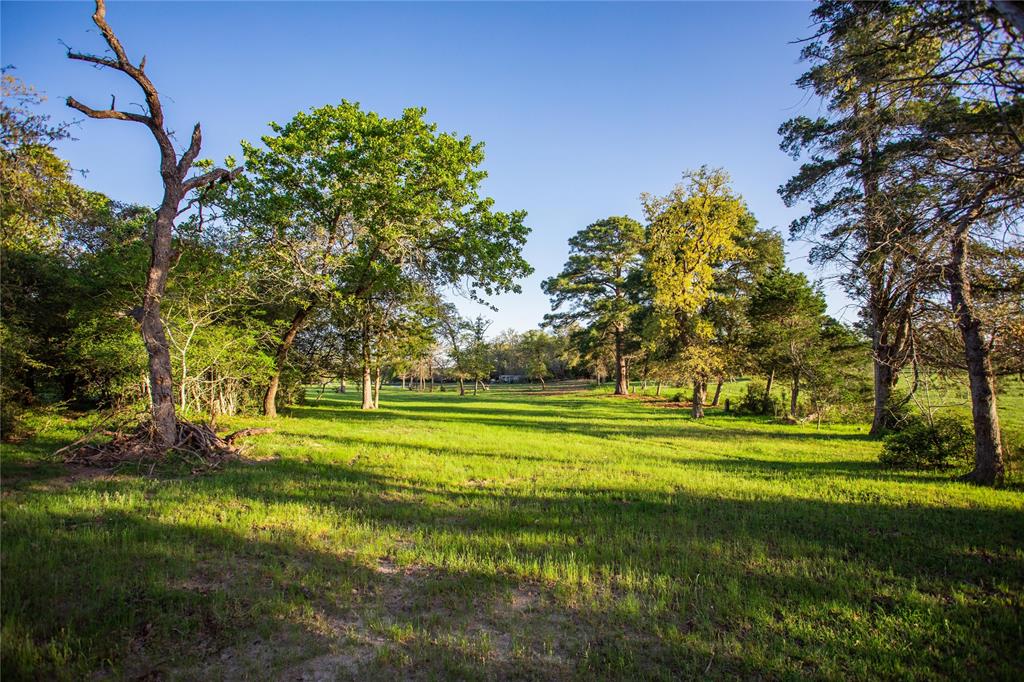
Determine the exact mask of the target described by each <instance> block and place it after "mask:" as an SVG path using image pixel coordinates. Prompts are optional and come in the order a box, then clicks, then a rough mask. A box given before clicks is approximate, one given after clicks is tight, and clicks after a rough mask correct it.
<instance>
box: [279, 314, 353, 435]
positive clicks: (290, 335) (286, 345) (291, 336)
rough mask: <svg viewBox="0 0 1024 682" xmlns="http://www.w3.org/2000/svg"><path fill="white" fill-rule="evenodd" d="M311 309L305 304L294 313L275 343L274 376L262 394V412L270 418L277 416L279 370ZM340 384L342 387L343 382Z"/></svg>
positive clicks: (282, 367) (281, 369)
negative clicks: (282, 334)
mask: <svg viewBox="0 0 1024 682" xmlns="http://www.w3.org/2000/svg"><path fill="white" fill-rule="evenodd" d="M311 309H312V307H311V306H306V307H304V308H300V309H299V310H298V311H297V312H296V313H295V316H294V317H293V318H292V323H291V324H290V325H289V326H288V331H286V332H285V334H284V336H282V337H281V343H279V344H278V345H277V352H276V353H275V354H274V376H272V377H270V384H269V385H268V386H267V390H266V392H265V393H264V394H263V414H264V415H265V416H267V417H270V418H271V419H273V418H274V417H277V389H278V388H279V387H280V386H281V372H283V371H284V364H285V363H286V362H287V361H288V353H289V351H291V348H292V344H293V343H294V342H295V336H296V335H297V334H298V333H299V330H300V329H302V325H303V324H305V322H306V318H307V317H309V312H310V310H311ZM342 386H343V387H344V383H342Z"/></svg>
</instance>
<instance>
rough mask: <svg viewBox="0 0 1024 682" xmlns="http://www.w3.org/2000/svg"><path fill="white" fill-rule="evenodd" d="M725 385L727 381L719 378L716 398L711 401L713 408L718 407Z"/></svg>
mask: <svg viewBox="0 0 1024 682" xmlns="http://www.w3.org/2000/svg"><path fill="white" fill-rule="evenodd" d="M724 383H725V379H724V378H722V377H718V385H717V386H715V397H714V398H712V399H711V407H718V399H719V398H721V397H722V384H724Z"/></svg>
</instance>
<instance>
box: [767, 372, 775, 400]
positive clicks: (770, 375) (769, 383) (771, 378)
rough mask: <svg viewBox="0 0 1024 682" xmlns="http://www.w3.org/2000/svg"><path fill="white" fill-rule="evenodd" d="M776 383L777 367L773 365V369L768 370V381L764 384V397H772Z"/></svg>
mask: <svg viewBox="0 0 1024 682" xmlns="http://www.w3.org/2000/svg"><path fill="white" fill-rule="evenodd" d="M774 383H775V368H774V367H772V371H770V372H768V381H767V382H765V385H764V399H765V400H768V399H769V398H771V397H772V384H774Z"/></svg>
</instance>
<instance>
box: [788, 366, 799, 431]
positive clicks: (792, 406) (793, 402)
mask: <svg viewBox="0 0 1024 682" xmlns="http://www.w3.org/2000/svg"><path fill="white" fill-rule="evenodd" d="M799 398H800V370H798V369H794V370H793V393H792V395H790V397H789V416H790V417H792V418H793V419H796V408H797V401H798V400H799Z"/></svg>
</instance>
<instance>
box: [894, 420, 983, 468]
mask: <svg viewBox="0 0 1024 682" xmlns="http://www.w3.org/2000/svg"><path fill="white" fill-rule="evenodd" d="M973 456H974V432H973V431H972V430H971V428H970V426H968V425H967V424H965V423H964V422H963V421H961V420H960V419H957V418H956V417H937V418H935V419H933V420H931V421H929V420H927V419H924V418H923V417H911V418H908V419H907V420H906V421H905V422H904V425H903V428H902V429H901V430H900V431H897V432H896V433H892V434H890V435H888V436H886V437H885V441H884V445H883V447H882V453H881V454H880V455H879V456H878V459H879V461H880V462H881V463H882V464H884V465H886V466H889V467H892V468H895V469H938V468H943V467H949V466H961V465H964V464H968V463H970V461H971V458H972V457H973Z"/></svg>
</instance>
